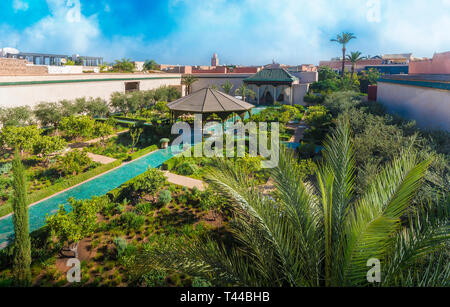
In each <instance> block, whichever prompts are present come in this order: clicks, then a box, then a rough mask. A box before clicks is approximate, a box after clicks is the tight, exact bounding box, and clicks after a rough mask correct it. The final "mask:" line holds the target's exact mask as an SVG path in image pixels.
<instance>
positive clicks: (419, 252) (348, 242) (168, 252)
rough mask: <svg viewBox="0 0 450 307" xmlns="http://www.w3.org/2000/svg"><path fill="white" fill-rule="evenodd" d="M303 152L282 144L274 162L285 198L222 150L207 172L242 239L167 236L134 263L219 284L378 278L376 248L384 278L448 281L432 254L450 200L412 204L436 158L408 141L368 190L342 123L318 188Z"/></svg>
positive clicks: (445, 237) (389, 282)
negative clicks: (265, 189)
mask: <svg viewBox="0 0 450 307" xmlns="http://www.w3.org/2000/svg"><path fill="white" fill-rule="evenodd" d="M296 160H297V159H296V158H295V157H294V156H293V154H292V152H290V151H289V150H283V151H282V152H281V154H280V161H279V164H278V166H277V167H276V168H274V169H273V170H271V175H272V178H273V180H274V182H275V187H276V193H277V198H278V200H277V201H276V202H274V201H273V200H271V199H270V198H267V197H263V195H262V194H261V192H259V191H258V189H257V187H256V186H255V183H254V182H252V181H251V180H249V179H248V174H245V173H243V172H242V170H241V169H240V168H239V167H237V166H236V165H234V164H233V163H232V162H231V161H229V160H218V161H217V163H216V167H215V168H213V169H211V170H210V172H209V175H208V178H207V179H208V181H209V183H210V185H211V186H212V187H213V188H215V189H216V190H217V191H218V192H219V193H221V194H222V195H225V196H226V197H228V198H229V199H230V200H231V201H232V206H233V214H234V219H233V222H232V223H230V227H232V229H231V232H232V234H233V239H234V240H235V241H236V242H238V243H236V244H230V243H229V244H228V245H227V246H226V247H225V246H224V244H223V243H222V242H220V241H218V239H217V238H213V237H210V238H197V239H187V238H186V239H183V240H178V241H175V242H167V243H166V244H164V245H162V246H160V247H159V248H155V249H152V250H147V251H142V252H141V254H140V255H139V256H138V257H137V261H136V262H135V264H134V267H133V269H132V271H133V273H137V272H139V273H140V274H145V273H146V272H148V271H149V270H151V269H154V268H156V267H157V268H160V269H170V270H176V271H181V272H185V273H188V274H190V275H191V276H193V277H194V276H196V277H201V278H207V279H208V280H213V281H214V282H215V283H216V284H217V285H230V284H231V285H240V286H255V287H258V286H272V287H273V286H369V285H370V284H368V282H367V271H368V268H367V266H366V265H367V261H368V260H369V259H371V258H376V259H379V260H380V261H381V263H382V266H381V270H382V272H381V276H382V283H381V285H382V286H398V285H402V286H404V285H409V286H414V285H424V284H426V285H428V286H431V285H435V286H442V285H447V286H448V285H449V279H448V276H450V271H449V270H450V267H449V266H448V265H447V264H446V262H445V258H443V257H440V258H439V257H438V259H432V258H429V255H431V254H432V253H434V252H436V251H445V249H446V248H448V243H449V238H450V232H449V228H448V222H449V219H448V218H449V209H448V204H447V205H445V204H442V205H436V206H434V207H432V208H427V207H426V206H424V207H422V208H417V209H416V208H414V207H412V206H411V199H412V197H413V196H414V195H415V193H416V192H417V191H418V189H419V187H420V186H421V183H422V179H423V177H424V175H425V173H426V171H427V168H428V166H429V164H430V160H424V161H421V160H418V158H417V156H415V155H414V154H412V153H411V152H409V151H405V152H404V153H403V154H402V155H401V156H400V157H399V158H397V159H395V160H394V161H392V162H391V163H389V164H388V165H387V166H386V167H384V168H383V169H382V170H381V171H380V172H378V173H376V174H373V177H372V182H371V184H370V186H369V188H367V190H366V191H365V193H364V194H363V195H362V196H361V197H359V198H355V195H354V188H355V186H354V183H355V181H354V172H355V166H354V152H353V146H352V142H351V138H350V133H349V130H348V126H346V125H344V126H342V125H340V126H338V128H337V130H336V131H335V132H334V134H333V135H332V136H331V137H330V138H329V139H328V141H327V142H326V144H325V150H324V163H323V164H322V165H320V166H319V167H318V171H317V176H316V181H317V185H316V189H313V188H312V187H311V185H310V184H305V183H303V182H302V180H301V177H302V174H301V171H302V169H301V168H300V167H299V166H298V164H297V162H296ZM444 205H445V206H444ZM427 209H428V210H427ZM227 242H230V240H227Z"/></svg>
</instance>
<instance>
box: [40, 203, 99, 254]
mask: <svg viewBox="0 0 450 307" xmlns="http://www.w3.org/2000/svg"><path fill="white" fill-rule="evenodd" d="M102 203H103V200H102V199H101V198H94V199H93V200H75V199H73V198H71V199H70V200H69V206H70V207H71V209H72V210H71V211H70V212H68V210H66V209H65V208H64V206H63V205H61V206H60V207H59V210H58V211H57V212H56V213H55V214H54V215H51V216H47V226H48V228H49V230H50V232H51V233H52V235H53V236H55V237H56V238H58V240H59V241H61V242H66V243H67V244H68V246H74V247H75V250H76V249H77V247H78V242H79V241H81V240H82V239H83V238H85V237H87V236H89V235H91V234H93V233H94V231H95V229H96V228H97V213H98V212H99V210H100V208H101V204H102Z"/></svg>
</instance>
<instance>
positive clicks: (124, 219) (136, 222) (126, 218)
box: [120, 212, 145, 230]
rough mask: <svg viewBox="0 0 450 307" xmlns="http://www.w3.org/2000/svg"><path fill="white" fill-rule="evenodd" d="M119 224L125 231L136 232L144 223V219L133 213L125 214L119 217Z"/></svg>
mask: <svg viewBox="0 0 450 307" xmlns="http://www.w3.org/2000/svg"><path fill="white" fill-rule="evenodd" d="M120 223H121V225H122V226H124V227H126V228H127V229H134V230H137V229H139V228H141V227H142V226H143V225H144V223H145V217H144V216H142V215H138V214H136V213H134V212H125V213H124V214H122V215H121V216H120Z"/></svg>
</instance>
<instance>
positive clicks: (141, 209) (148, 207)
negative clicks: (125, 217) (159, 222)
mask: <svg viewBox="0 0 450 307" xmlns="http://www.w3.org/2000/svg"><path fill="white" fill-rule="evenodd" d="M153 209H154V208H153V204H151V203H140V204H137V205H136V208H135V210H136V212H137V213H138V214H142V215H147V214H149V213H150V212H152V211H153Z"/></svg>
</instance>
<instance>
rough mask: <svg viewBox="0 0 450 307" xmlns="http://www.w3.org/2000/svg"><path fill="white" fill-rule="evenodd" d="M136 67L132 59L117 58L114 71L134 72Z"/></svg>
mask: <svg viewBox="0 0 450 307" xmlns="http://www.w3.org/2000/svg"><path fill="white" fill-rule="evenodd" d="M134 69H135V66H134V63H133V62H131V60H130V59H122V60H116V62H115V63H114V65H113V71H116V72H133V71H134Z"/></svg>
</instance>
